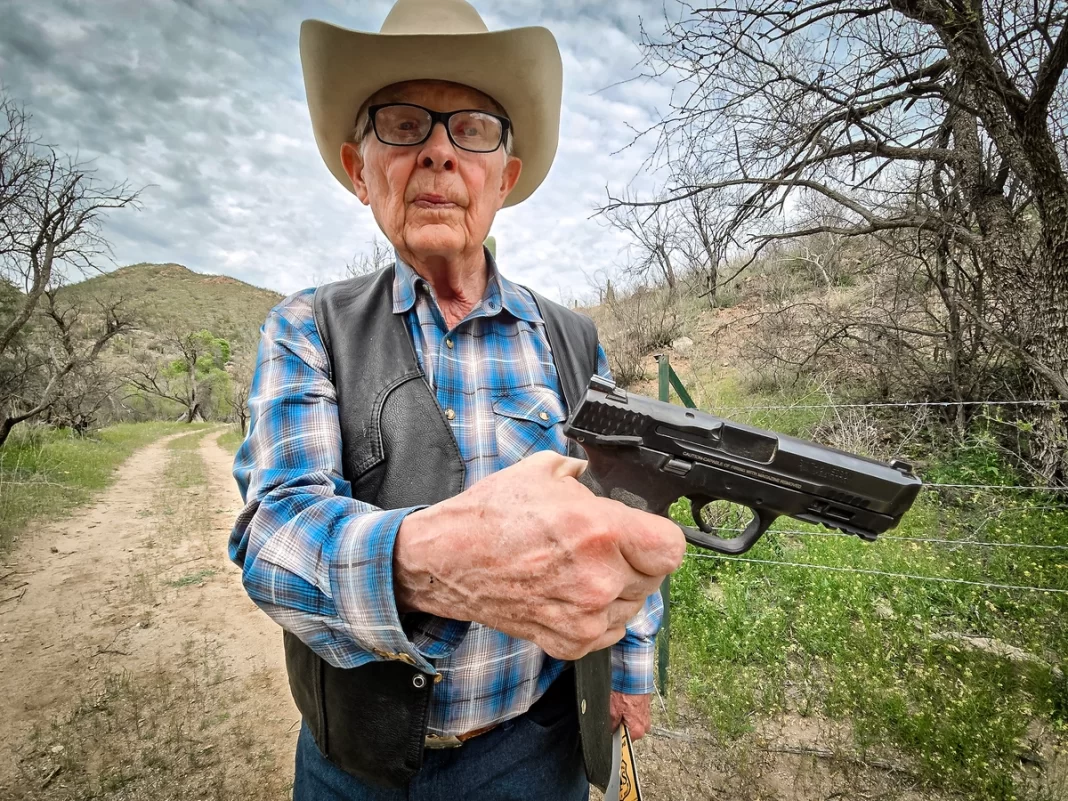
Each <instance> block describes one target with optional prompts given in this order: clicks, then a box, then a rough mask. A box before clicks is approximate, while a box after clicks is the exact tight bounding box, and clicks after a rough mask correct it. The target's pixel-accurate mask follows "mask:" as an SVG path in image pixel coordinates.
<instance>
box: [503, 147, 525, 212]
mask: <svg viewBox="0 0 1068 801" xmlns="http://www.w3.org/2000/svg"><path fill="white" fill-rule="evenodd" d="M522 171H523V161H522V160H521V159H519V158H516V157H515V156H509V157H508V161H507V162H506V163H505V165H504V170H503V171H502V172H501V201H502V202H503V201H504V199H505V198H506V197H508V193H509V192H511V191H512V189H513V188H514V187H515V184H516V181H518V180H519V173H521V172H522Z"/></svg>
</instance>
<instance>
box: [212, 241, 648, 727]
mask: <svg viewBox="0 0 1068 801" xmlns="http://www.w3.org/2000/svg"><path fill="white" fill-rule="evenodd" d="M313 294H314V290H312V289H308V290H304V291H302V292H298V293H297V294H295V295H292V296H290V297H288V298H286V299H285V300H284V301H282V302H281V303H280V304H279V305H278V306H276V307H275V308H274V309H273V310H272V311H271V313H270V315H269V316H268V318H267V321H266V322H265V323H264V325H263V329H262V340H261V342H260V350H259V358H258V363H257V367H256V374H255V377H254V379H253V384H252V390H251V395H250V398H249V407H250V410H251V423H250V426H249V433H248V437H247V439H246V440H245V442H244V443H243V444H242V446H241V449H240V450H239V451H238V453H237V458H236V459H235V461H234V477H235V478H236V479H237V483H238V486H239V487H240V489H241V494H242V497H243V498H244V500H245V502H246V505H245V508H244V509H243V510H242V512H241V514H240V515H239V516H238V519H237V522H236V524H235V525H234V529H233V532H232V533H231V535H230V558H231V559H233V560H234V561H235V562H236V563H237V564H238V565H240V566H241V568H242V577H243V581H244V585H245V589H246V590H247V591H248V594H249V595H250V596H251V598H252V600H253V601H255V602H256V604H257V605H259V606H260V608H261V609H263V610H264V611H265V612H266V613H267V614H268V615H270V616H271V617H272V618H274V620H276V621H277V622H278V623H279V624H280V625H281V626H282V627H283V628H285V629H286V630H288V631H291V632H293V633H294V634H296V635H297V636H298V637H299V638H300V639H301V640H303V641H304V642H305V643H307V644H308V645H309V646H310V647H311V648H312V649H313V650H314V651H315V652H316V653H318V654H319V655H320V656H322V657H323V658H324V659H326V660H327V661H328V662H330V663H331V664H332V665H335V666H338V667H356V666H359V665H362V664H364V663H367V662H370V661H372V660H376V659H399V660H402V661H405V662H408V663H409V664H413V665H417V666H419V667H420V668H421V669H423V670H425V671H426V672H428V673H431V674H433V675H434V676H435V681H436V682H437V686H436V687H435V691H434V699H433V703H432V706H431V711H430V720H429V731H430V732H431V733H432V734H437V735H444V736H447V735H455V734H460V733H463V732H467V731H471V730H473V729H477V728H481V727H483V726H488V725H490V724H493V723H497V722H500V721H503V720H507V719H509V718H512V717H515V716H516V715H519V714H522V713H523V712H524V711H526V710H527V708H528V707H530V705H531V704H532V703H534V701H536V700H537V699H538V698H539V697H540V696H541V695H542V693H544V692H545V690H546V689H547V688H548V687H549V685H550V684H551V683H552V682H553V680H555V679H556V677H557V676H559V675H560V673H561V672H562V671H563V670H564V667H565V665H566V663H564V662H561V661H560V660H557V659H554V658H552V657H550V656H548V655H547V654H546V653H545V652H544V651H542V650H541V649H540V648H538V646H536V645H535V644H534V643H532V642H529V641H527V640H521V639H517V638H515V637H510V636H508V635H506V634H503V633H501V632H499V631H496V630H495V629H491V628H488V627H485V626H482V625H480V624H478V623H471V622H464V621H457V620H448V619H444V618H438V617H434V616H432V615H427V614H422V613H417V614H406V615H399V614H398V612H397V607H396V602H395V599H394V593H393V573H392V565H393V544H394V540H395V539H396V535H397V529H398V528H399V526H400V524H401V522H402V520H403V519H404V517H405V516H406V515H407V514H409V513H410V512H412V511H414V509H415V508H419V507H413V508H410V509H390V510H384V509H379V508H377V507H375V506H372V505H370V504H367V503H363V502H362V501H358V500H354V499H353V498H352V493H351V488H350V486H349V483H348V482H347V481H346V480H345V479H344V478H343V477H342V474H341V432H340V429H339V425H338V417H337V402H336V396H335V390H334V386H333V384H332V383H331V381H330V375H329V368H328V360H327V356H326V351H325V350H324V348H323V344H322V341H321V339H320V338H319V335H318V333H317V331H316V328H315V319H314V314H313V310H312V297H313ZM393 313H394V314H400V315H404V319H405V321H406V322H407V324H408V330H409V333H410V334H411V337H412V341H413V343H414V344H415V352H416V354H417V356H418V358H419V364H420V367H421V368H422V370H423V373H424V374H425V376H426V380H427V382H428V384H429V385H430V387H431V389H432V390H433V391H434V393H435V395H436V397H437V401H438V403H439V404H440V405H441V408H442V409H444V410H445V414H446V418H447V419H448V420H449V421H450V424H451V426H452V431H453V434H454V435H455V437H456V442H457V444H458V445H459V448H460V454H461V456H462V457H463V460H464V463H465V466H466V478H465V488H466V487H469V486H471V485H472V484H474V483H475V482H476V481H478V480H479V479H481V478H483V477H485V476H487V475H489V474H491V473H493V472H495V471H497V470H501V469H503V468H505V467H507V466H509V465H511V464H514V463H515V462H518V461H519V460H520V459H522V458H523V457H525V456H527V455H529V454H531V453H534V452H536V451H539V450H554V451H557V452H558V453H566V452H567V440H566V438H565V437H564V435H563V434H562V433H561V428H562V423H563V422H564V420H565V417H566V406H565V403H564V400H563V396H562V394H561V391H560V384H559V379H558V377H557V373H556V367H555V365H554V363H553V359H552V353H551V351H550V349H549V342H548V339H547V337H546V334H545V326H544V322H543V320H542V318H541V315H540V313H539V312H538V307H537V305H536V304H535V303H534V299H533V297H532V296H531V295H530V293H529V292H527V291H526V290H525V289H524V288H522V287H520V286H519V285H517V284H513V283H512V282H510V281H507V280H505V279H504V278H503V277H502V276H501V275H500V274H499V273H498V272H497V269H496V266H495V265H494V264H493V262H492V260H489V281H488V283H487V287H486V292H485V295H484V297H483V298H482V300H481V301H480V302H479V303H478V304H477V305H476V306H475V307H474V308H473V309H472V310H471V312H470V313H469V314H468V315H467V317H465V318H464V319H463V320H462V321H461V322H460V323H459V324H458V325H457V326H456V327H455V328H454V329H453V330H451V331H450V330H448V329H447V326H446V323H445V319H444V317H443V315H442V313H441V310H440V309H439V307H438V304H437V301H436V299H435V297H434V293H433V289H432V288H431V287H430V285H429V284H428V283H427V282H426V281H424V280H423V279H422V278H421V277H420V276H419V275H418V274H417V273H416V272H415V271H414V270H413V269H412V268H411V267H409V266H408V265H407V264H405V263H404V262H403V261H401V260H400V259H398V260H397V264H396V268H395V270H394V281H393ZM597 369H598V372H599V373H600V374H601V375H604V376H608V375H609V371H608V363H607V360H606V358H605V354H604V351H603V349H601V348H600V347H599V348H598V368H597ZM662 613H663V607H662V603H661V599H660V595H659V593H657V594H654V595H652V596H650V597H649V599H648V600H647V601H646V604H645V606H644V608H643V609H642V610H641V611H640V612H639V613H638V614H637V615H636V616H635V617H634V619H633V620H631V621H630V623H629V625H628V627H627V635H626V637H625V638H624V639H623V640H621V641H620V642H619V643H617V644H616V646H615V647H614V648H613V653H612V666H613V677H612V686H613V689H615V690H617V691H620V692H625V693H632V694H644V693H650V692H652V689H653V683H652V670H653V638H654V636H655V635H656V632H657V629H658V628H659V626H660V620H661V617H662Z"/></svg>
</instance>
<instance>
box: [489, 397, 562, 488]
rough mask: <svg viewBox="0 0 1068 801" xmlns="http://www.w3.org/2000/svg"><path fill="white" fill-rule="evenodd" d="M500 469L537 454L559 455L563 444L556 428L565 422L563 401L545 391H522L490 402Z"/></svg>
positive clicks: (559, 432)
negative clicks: (547, 452)
mask: <svg viewBox="0 0 1068 801" xmlns="http://www.w3.org/2000/svg"><path fill="white" fill-rule="evenodd" d="M493 419H494V427H495V429H496V433H497V456H498V459H499V460H500V467H502V468H503V467H507V466H508V465H510V464H515V463H516V462H518V461H519V460H520V459H522V458H524V457H525V456H529V455H530V454H532V453H537V452H538V451H556V452H557V453H563V452H565V450H566V447H567V441H566V439H565V437H564V435H563V433H562V432H561V431H560V428H559V426H560V424H561V423H563V422H564V420H566V419H567V410H566V409H565V407H564V403H563V400H562V399H561V398H560V397H559V396H558V395H556V393H554V392H552V391H551V390H548V389H543V388H538V389H525V390H522V391H520V392H510V393H509V394H507V395H501V396H499V397H497V398H495V399H494V401H493Z"/></svg>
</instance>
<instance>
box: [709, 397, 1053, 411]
mask: <svg viewBox="0 0 1068 801" xmlns="http://www.w3.org/2000/svg"><path fill="white" fill-rule="evenodd" d="M1054 404H1068V401H1066V400H1004V401H911V402H906V401H902V402H900V403H799V404H797V405H796V406H790V405H785V404H784V405H773V406H717V405H713V407H712V408H713V409H714V410H715V411H721V412H772V411H779V412H784V411H792V410H794V409H907V408H913V407H934V406H938V407H942V408H950V407H954V406H1049V405H1054Z"/></svg>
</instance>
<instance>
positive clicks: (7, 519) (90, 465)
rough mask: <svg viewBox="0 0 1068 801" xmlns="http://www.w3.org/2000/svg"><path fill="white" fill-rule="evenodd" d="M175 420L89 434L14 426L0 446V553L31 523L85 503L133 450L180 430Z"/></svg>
mask: <svg viewBox="0 0 1068 801" xmlns="http://www.w3.org/2000/svg"><path fill="white" fill-rule="evenodd" d="M184 428H185V427H183V426H182V425H181V424H178V423H160V422H154V423H123V424H120V425H115V426H110V427H108V428H104V429H101V430H100V431H98V432H95V433H94V434H92V435H88V436H76V435H74V434H72V433H71V432H69V431H66V430H63V429H59V430H57V429H50V428H46V427H44V426H19V427H18V428H16V429H15V430H14V431H13V432H12V434H11V436H10V437H9V438H8V441H7V442H6V443H5V444H4V447H3V448H0V553H4V552H6V551H7V550H9V549H10V548H11V544H12V541H13V539H14V538H15V537H17V536H18V534H19V533H20V532H21V531H23V530H24V529H25V528H26V526H27V525H28V524H29V523H30V522H31V521H33V522H43V521H47V520H54V519H57V518H60V517H63V516H65V515H68V514H70V512H71V511H72V510H73V509H75V508H77V507H78V506H80V505H81V504H83V503H85V502H86V501H88V500H89V499H90V498H91V497H92V494H93V493H94V492H96V491H98V490H100V489H103V488H104V487H106V486H107V485H108V484H110V483H111V481H112V479H113V478H114V470H115V468H116V467H118V466H119V465H120V464H121V463H122V462H123V461H124V460H125V459H126V458H127V457H128V456H129V455H130V454H131V453H133V451H134V450H136V449H137V448H139V447H141V446H143V445H147V444H148V443H150V442H152V441H153V440H156V439H158V438H159V437H161V436H163V435H165V434H170V433H174V432H176V431H181V430H184Z"/></svg>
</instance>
